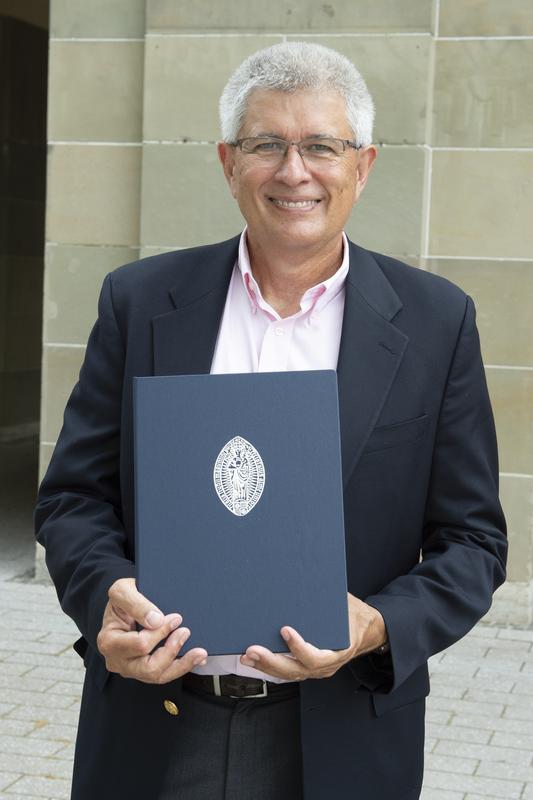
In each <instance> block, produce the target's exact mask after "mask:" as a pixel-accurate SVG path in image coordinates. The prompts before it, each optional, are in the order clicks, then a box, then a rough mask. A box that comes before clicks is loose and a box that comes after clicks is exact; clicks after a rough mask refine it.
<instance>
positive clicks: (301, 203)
mask: <svg viewBox="0 0 533 800" xmlns="http://www.w3.org/2000/svg"><path fill="white" fill-rule="evenodd" d="M271 200H272V202H273V203H274V205H276V206H281V207H282V208H309V207H310V206H314V205H315V203H318V202H320V201H319V200H298V201H296V200H276V198H275V197H272V198H271Z"/></svg>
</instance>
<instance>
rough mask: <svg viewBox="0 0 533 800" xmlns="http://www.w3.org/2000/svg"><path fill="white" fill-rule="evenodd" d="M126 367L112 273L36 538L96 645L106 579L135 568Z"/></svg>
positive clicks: (41, 497)
mask: <svg viewBox="0 0 533 800" xmlns="http://www.w3.org/2000/svg"><path fill="white" fill-rule="evenodd" d="M123 374H124V346H123V342H122V339H121V335H120V331H119V328H118V325H117V321H116V317H115V313H114V308H113V298H112V287H111V278H110V276H107V278H106V279H105V281H104V284H103V287H102V291H101V294H100V299H99V306H98V319H97V322H96V324H95V326H94V328H93V330H92V332H91V335H90V337H89V341H88V344H87V351H86V355H85V360H84V363H83V366H82V368H81V371H80V376H79V381H78V383H77V385H76V386H75V388H74V390H73V392H72V394H71V396H70V399H69V401H68V404H67V407H66V410H65V415H64V423H63V428H62V430H61V434H60V436H59V439H58V442H57V445H56V448H55V450H54V454H53V456H52V460H51V462H50V466H49V468H48V470H47V473H46V475H45V478H44V480H43V481H42V484H41V486H40V489H39V493H38V499H37V505H36V510H35V531H36V536H37V540H38V541H39V542H40V543H41V544H42V545H43V547H44V548H45V551H46V564H47V567H48V570H49V572H50V575H51V577H52V580H53V582H54V584H55V586H56V590H57V594H58V597H59V601H60V603H61V607H62V608H63V610H64V611H65V612H66V613H67V614H68V615H69V616H70V617H72V619H73V620H74V622H75V623H76V625H77V626H78V628H79V630H80V632H81V634H82V635H83V637H84V638H85V639H86V641H87V642H88V643H89V644H90V645H91V646H92V647H93V648H96V637H97V635H98V632H99V630H100V628H101V625H102V617H103V613H104V609H105V606H106V604H107V600H108V595H107V592H108V589H109V587H110V586H111V584H112V583H114V581H116V580H117V579H118V578H125V577H134V576H135V566H134V564H133V562H132V561H131V560H130V559H129V558H128V557H127V555H126V549H127V538H126V533H125V530H124V527H123V524H122V515H121V497H120V419H121V406H122V383H123Z"/></svg>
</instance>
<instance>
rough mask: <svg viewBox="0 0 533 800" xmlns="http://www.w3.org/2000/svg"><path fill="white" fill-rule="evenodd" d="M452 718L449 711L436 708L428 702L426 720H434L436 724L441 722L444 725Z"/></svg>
mask: <svg viewBox="0 0 533 800" xmlns="http://www.w3.org/2000/svg"><path fill="white" fill-rule="evenodd" d="M451 718H452V715H451V713H450V712H448V711H440V710H435V709H433V708H432V706H431V705H429V704H428V706H427V709H426V722H433V723H435V724H438V723H441V724H443V725H447V724H448V723H449V722H450V720H451Z"/></svg>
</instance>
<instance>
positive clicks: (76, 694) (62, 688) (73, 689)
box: [46, 681, 82, 700]
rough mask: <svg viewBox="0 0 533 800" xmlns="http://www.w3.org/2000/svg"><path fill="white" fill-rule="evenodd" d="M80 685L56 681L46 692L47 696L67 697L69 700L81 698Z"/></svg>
mask: <svg viewBox="0 0 533 800" xmlns="http://www.w3.org/2000/svg"><path fill="white" fill-rule="evenodd" d="M81 692H82V683H81V682H80V683H79V684H77V683H70V682H67V681H58V682H57V683H54V684H53V685H52V686H50V688H49V689H47V690H46V693H47V694H53V695H58V694H59V695H68V696H69V697H70V698H71V700H73V699H74V698H81Z"/></svg>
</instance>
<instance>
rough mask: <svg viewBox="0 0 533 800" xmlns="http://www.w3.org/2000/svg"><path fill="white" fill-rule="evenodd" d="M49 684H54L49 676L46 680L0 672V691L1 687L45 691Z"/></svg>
mask: <svg viewBox="0 0 533 800" xmlns="http://www.w3.org/2000/svg"><path fill="white" fill-rule="evenodd" d="M2 672H3V670H2ZM51 686H54V681H53V679H51V678H50V679H49V680H47V681H43V680H40V679H39V678H32V677H31V676H28V675H2V674H0V691H2V689H18V690H20V691H29V692H45V691H46V690H47V689H49V688H50V687H51ZM10 699H11V695H10Z"/></svg>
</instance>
